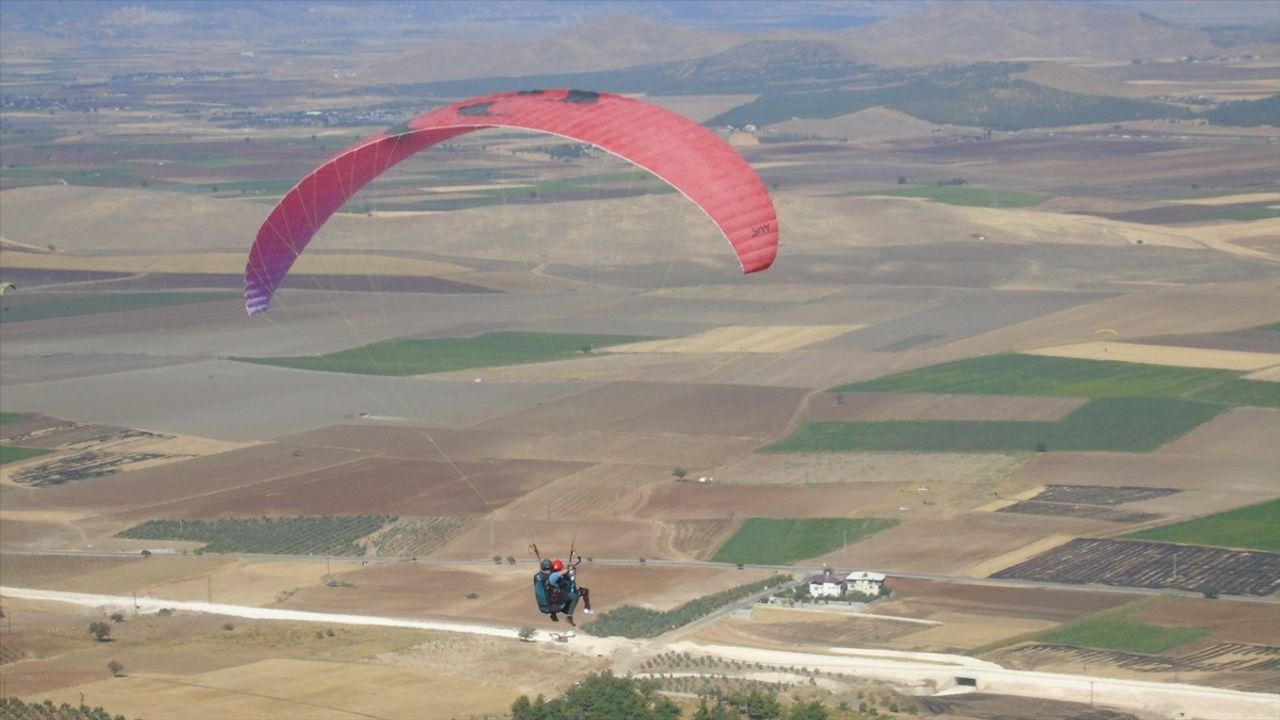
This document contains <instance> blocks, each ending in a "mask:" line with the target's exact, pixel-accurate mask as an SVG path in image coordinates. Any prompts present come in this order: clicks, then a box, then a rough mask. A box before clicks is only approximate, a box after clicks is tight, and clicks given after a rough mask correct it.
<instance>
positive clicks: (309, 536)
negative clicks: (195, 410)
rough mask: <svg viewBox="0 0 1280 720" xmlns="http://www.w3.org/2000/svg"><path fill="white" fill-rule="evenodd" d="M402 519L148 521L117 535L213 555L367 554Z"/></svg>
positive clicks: (367, 517)
mask: <svg viewBox="0 0 1280 720" xmlns="http://www.w3.org/2000/svg"><path fill="white" fill-rule="evenodd" d="M395 521H396V518H394V517H388V516H384V515H323V516H320V517H281V518H266V517H264V518H220V519H218V520H148V521H146V522H144V523H142V524H141V525H135V526H134V527H131V528H129V529H128V530H125V531H124V532H121V533H119V534H118V535H117V536H116V537H122V538H132V539H136V540H194V541H196V542H202V543H205V546H204V547H203V548H202V550H203V551H207V552H224V553H236V552H241V553H268V554H273V555H363V554H364V552H365V548H364V547H363V546H361V545H359V544H357V543H356V541H357V540H359V539H360V538H362V537H364V536H366V535H369V534H370V533H372V532H374V531H376V530H378V529H379V528H381V527H383V526H385V525H387V524H389V523H393V522H395Z"/></svg>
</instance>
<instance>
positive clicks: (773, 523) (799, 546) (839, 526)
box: [712, 518, 897, 565]
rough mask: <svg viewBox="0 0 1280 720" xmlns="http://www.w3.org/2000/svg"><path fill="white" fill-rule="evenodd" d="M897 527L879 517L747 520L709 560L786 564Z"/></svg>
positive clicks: (894, 522)
mask: <svg viewBox="0 0 1280 720" xmlns="http://www.w3.org/2000/svg"><path fill="white" fill-rule="evenodd" d="M896 524H897V522H896V521H895V520H886V519H882V518H811V519H805V520H794V519H786V520H783V519H778V520H774V519H768V518H748V519H747V520H746V521H745V522H743V524H742V526H741V527H739V528H738V531H737V532H736V533H735V534H734V535H733V537H731V538H729V540H728V541H727V542H725V544H724V545H722V546H720V549H719V550H717V551H716V554H715V555H714V556H712V560H714V561H716V562H741V563H751V564H762V565H787V564H790V563H792V562H795V561H796V560H803V559H806V558H811V557H816V556H818V555H824V554H826V553H828V552H830V551H831V550H834V549H835V548H838V547H843V546H844V545H845V544H847V543H848V542H850V536H852V542H854V543H857V542H858V540H860V539H862V538H863V537H866V536H869V535H874V534H875V533H877V532H879V531H881V530H884V529H886V528H890V527H893V526H894V525H896Z"/></svg>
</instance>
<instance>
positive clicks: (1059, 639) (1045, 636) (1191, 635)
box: [1030, 611, 1212, 654]
mask: <svg viewBox="0 0 1280 720" xmlns="http://www.w3.org/2000/svg"><path fill="white" fill-rule="evenodd" d="M1211 632H1212V631H1210V630H1209V629H1208V628H1188V627H1164V626H1161V625H1152V624H1150V623H1145V622H1142V621H1141V620H1137V619H1135V618H1131V617H1127V616H1126V615H1125V614H1124V613H1116V612H1114V611H1112V612H1107V613H1102V614H1099V615H1094V616H1093V617H1088V618H1083V619H1081V620H1078V621H1076V622H1072V623H1067V624H1066V625H1063V626H1061V627H1057V628H1054V629H1053V630H1048V631H1046V632H1043V633H1040V634H1038V635H1035V636H1033V637H1032V638H1030V639H1032V640H1035V641H1038V642H1043V643H1052V644H1055V645H1072V646H1075V647H1086V648H1096V649H1099V650H1116V651H1119V652H1131V653H1148V654H1156V653H1162V652H1164V651H1166V650H1169V649H1170V648H1175V647H1178V646H1179V645H1186V644H1187V643H1192V642H1195V641H1196V640H1199V639H1201V638H1203V637H1205V636H1207V635H1209V634H1210V633H1211Z"/></svg>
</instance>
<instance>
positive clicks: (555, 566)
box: [551, 558, 564, 572]
mask: <svg viewBox="0 0 1280 720" xmlns="http://www.w3.org/2000/svg"><path fill="white" fill-rule="evenodd" d="M551 571H552V572H564V563H562V562H560V559H559V558H556V561H555V562H553V563H551Z"/></svg>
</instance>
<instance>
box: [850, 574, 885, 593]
mask: <svg viewBox="0 0 1280 720" xmlns="http://www.w3.org/2000/svg"><path fill="white" fill-rule="evenodd" d="M844 581H845V584H846V586H847V587H848V588H849V590H851V591H853V592H856V593H861V594H862V595H879V594H880V588H882V587H884V573H878V572H867V571H865V570H858V571H855V572H851V573H849V574H848V575H847V576H845V579H844Z"/></svg>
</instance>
